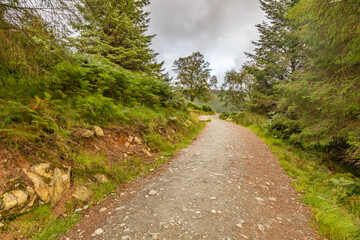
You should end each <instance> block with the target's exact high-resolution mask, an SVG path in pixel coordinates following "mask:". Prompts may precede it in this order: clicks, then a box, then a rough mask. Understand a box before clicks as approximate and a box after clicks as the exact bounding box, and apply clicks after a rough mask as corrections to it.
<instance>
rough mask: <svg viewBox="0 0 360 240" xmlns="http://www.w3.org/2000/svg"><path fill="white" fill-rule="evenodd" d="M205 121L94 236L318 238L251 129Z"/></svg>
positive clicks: (306, 213) (119, 205)
mask: <svg viewBox="0 0 360 240" xmlns="http://www.w3.org/2000/svg"><path fill="white" fill-rule="evenodd" d="M210 118H211V119H212V122H211V123H208V125H207V127H206V128H205V130H204V131H203V132H202V133H201V134H200V135H199V136H198V138H197V140H196V141H194V142H193V143H192V144H191V145H190V146H189V147H187V148H185V149H183V150H182V151H181V152H180V154H178V156H177V157H176V158H175V159H174V160H173V161H172V163H170V164H169V166H168V168H167V169H166V170H165V171H164V172H163V173H162V174H160V175H159V176H156V177H155V178H153V179H152V180H151V181H150V182H149V183H148V184H146V185H145V186H142V187H141V188H139V189H137V191H136V192H135V191H134V192H133V196H132V197H131V198H128V199H122V198H119V199H117V201H116V204H115V206H114V207H113V209H110V210H108V211H110V213H108V214H109V217H107V219H106V220H105V221H104V223H103V224H102V225H101V226H97V227H96V228H95V229H97V228H101V230H102V231H103V232H102V233H100V232H101V230H99V231H98V233H100V234H99V235H96V234H95V233H94V234H92V235H93V236H91V239H233V240H234V239H271V240H272V239H274V240H277V239H317V237H316V234H315V231H314V230H313V229H312V228H311V227H310V224H309V220H308V217H309V216H310V214H309V210H308V209H307V208H306V207H304V206H303V205H302V203H300V201H299V200H297V197H298V194H297V193H296V192H295V191H294V190H293V189H292V188H291V186H290V180H289V178H288V177H287V176H286V175H285V173H284V172H283V170H282V169H281V167H280V166H279V163H278V160H277V159H276V158H275V157H274V156H273V154H272V153H270V152H269V150H268V147H267V146H266V145H265V144H264V143H263V142H262V141H261V140H260V139H259V138H258V137H256V135H255V134H254V133H252V132H251V131H250V130H248V129H246V128H243V127H241V126H238V125H236V124H234V123H229V122H225V121H222V120H220V119H219V118H218V117H216V116H210ZM78 232H79V231H78ZM93 232H94V230H92V232H91V233H93ZM80 236H82V235H80ZM75 238H76V237H75ZM79 238H80V237H79ZM71 239H74V235H72V237H71ZM83 239H87V237H86V235H84V236H83Z"/></svg>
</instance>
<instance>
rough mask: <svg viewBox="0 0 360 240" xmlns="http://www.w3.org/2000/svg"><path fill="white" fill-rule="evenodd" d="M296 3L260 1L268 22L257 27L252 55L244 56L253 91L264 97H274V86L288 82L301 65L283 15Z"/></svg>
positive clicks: (272, 0) (295, 38)
mask: <svg viewBox="0 0 360 240" xmlns="http://www.w3.org/2000/svg"><path fill="white" fill-rule="evenodd" d="M296 2H298V0H260V4H261V9H262V10H263V11H265V13H266V18H267V19H268V20H269V21H268V22H265V21H264V22H263V23H261V24H258V25H256V27H257V29H258V31H259V32H260V39H259V40H258V41H254V42H253V44H254V45H255V46H256V48H255V52H254V53H253V54H252V53H247V56H248V57H249V58H250V60H251V64H250V65H247V66H246V68H247V71H248V72H249V73H251V74H253V76H254V77H255V79H256V84H255V86H256V90H257V91H259V92H260V93H262V94H265V95H272V94H273V93H274V90H273V87H274V85H275V84H276V83H277V82H279V81H282V80H289V77H290V75H291V74H292V73H293V72H295V71H296V70H297V69H299V68H300V67H302V65H303V56H302V51H301V49H300V46H299V41H298V39H297V37H296V36H294V35H293V34H292V32H293V26H292V25H291V23H290V22H289V19H287V17H286V12H287V11H288V10H289V9H291V8H292V7H293V6H294V5H295V4H296Z"/></svg>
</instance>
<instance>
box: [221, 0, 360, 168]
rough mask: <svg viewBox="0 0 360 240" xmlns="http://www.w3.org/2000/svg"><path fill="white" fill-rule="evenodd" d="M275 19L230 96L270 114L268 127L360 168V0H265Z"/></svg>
mask: <svg viewBox="0 0 360 240" xmlns="http://www.w3.org/2000/svg"><path fill="white" fill-rule="evenodd" d="M260 2H261V7H262V9H263V10H264V11H265V13H266V17H267V19H268V21H266V22H263V23H261V24H258V25H257V26H256V27H257V28H258V31H259V32H260V39H259V40H258V41H255V42H253V44H254V45H255V51H254V53H247V56H248V59H249V61H248V63H246V64H245V65H243V67H242V68H241V70H239V71H234V70H233V71H229V72H228V73H227V74H226V77H225V82H224V84H223V86H222V88H223V89H224V91H223V99H224V101H225V102H229V103H231V102H232V103H236V104H237V106H241V108H242V109H246V110H247V111H249V112H252V113H258V114H263V115H266V116H267V117H268V118H269V119H270V121H269V123H268V126H267V127H268V131H269V132H271V134H273V135H274V136H277V137H278V138H281V139H285V140H288V141H289V142H291V143H293V144H294V145H298V146H301V147H302V148H304V149H310V150H311V149H312V150H316V151H322V152H327V153H329V154H330V156H331V158H332V159H333V160H334V161H340V162H342V163H346V164H349V165H353V166H356V167H360V165H359V164H360V160H359V159H360V155H359V153H360V127H359V126H360V124H359V123H360V122H359V121H360V92H359V84H360V70H359V64H360V48H359V43H360V35H359V32H360V27H359V3H358V2H357V1H352V0H346V1H330V0H329V1H320V0H312V1H298V0H293V1H289V0H283V1H275V0H273V1H271V0H265V1H260Z"/></svg>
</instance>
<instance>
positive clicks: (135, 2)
mask: <svg viewBox="0 0 360 240" xmlns="http://www.w3.org/2000/svg"><path fill="white" fill-rule="evenodd" d="M81 1H82V4H80V5H78V8H79V10H80V12H81V13H82V16H83V18H84V24H80V25H77V28H78V29H79V30H80V32H81V37H80V38H79V48H80V50H81V51H83V52H86V53H89V54H100V55H102V56H104V57H105V58H107V59H109V60H110V61H111V62H113V63H115V64H117V65H119V66H121V67H123V68H125V69H128V70H132V71H139V72H144V73H147V74H151V75H156V74H160V72H161V67H162V63H157V62H156V60H155V57H156V55H157V54H156V53H154V51H153V50H152V49H151V48H150V44H151V41H152V39H153V38H154V36H155V35H147V34H146V30H147V28H148V23H149V18H148V15H149V13H148V12H146V11H144V7H145V6H147V5H149V1H148V0H122V1H118V0H81Z"/></svg>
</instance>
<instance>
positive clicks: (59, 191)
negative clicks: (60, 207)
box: [50, 168, 71, 206]
mask: <svg viewBox="0 0 360 240" xmlns="http://www.w3.org/2000/svg"><path fill="white" fill-rule="evenodd" d="M70 172H71V168H69V169H68V170H67V172H65V171H63V170H60V169H59V168H55V170H54V176H53V178H52V180H51V183H50V186H51V190H52V192H51V193H50V195H51V205H53V206H54V205H56V204H57V203H58V202H59V201H60V199H61V197H62V195H63V193H64V192H65V191H67V190H68V189H69V188H70Z"/></svg>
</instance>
